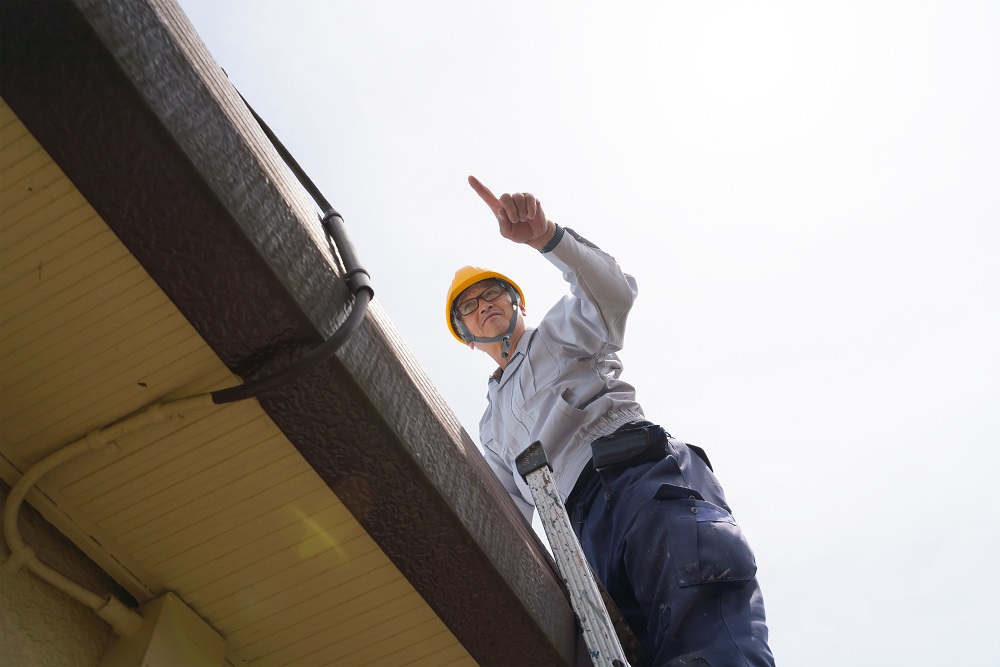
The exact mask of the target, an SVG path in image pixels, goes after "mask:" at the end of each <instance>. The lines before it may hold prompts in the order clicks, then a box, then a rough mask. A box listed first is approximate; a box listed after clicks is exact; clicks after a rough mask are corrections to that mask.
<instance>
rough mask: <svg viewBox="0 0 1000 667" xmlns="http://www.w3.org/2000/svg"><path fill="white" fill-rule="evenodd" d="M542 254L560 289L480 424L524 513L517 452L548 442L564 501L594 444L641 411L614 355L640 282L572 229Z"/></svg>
mask: <svg viewBox="0 0 1000 667" xmlns="http://www.w3.org/2000/svg"><path fill="white" fill-rule="evenodd" d="M566 232H567V233H566V234H565V235H564V236H563V238H562V240H560V241H559V243H558V244H557V245H556V247H555V248H554V249H553V250H551V251H550V252H547V253H544V257H545V258H546V259H548V260H549V261H550V262H551V263H552V264H553V265H555V266H556V267H557V268H559V269H560V270H561V271H562V272H563V279H565V280H566V282H568V283H569V286H570V292H571V293H572V296H566V297H563V298H562V299H561V300H560V301H559V302H558V303H556V305H555V306H553V307H552V309H551V310H549V312H548V313H547V314H546V315H545V317H544V318H542V321H541V322H540V323H539V324H538V327H537V328H536V329H528V330H526V331H525V332H524V335H522V336H521V339H520V340H519V341H518V344H517V347H516V348H515V349H514V350H513V351H512V354H511V358H510V361H509V362H508V364H507V367H506V368H505V369H503V370H502V371H501V369H499V368H498V369H497V372H496V373H494V374H493V376H492V377H491V378H490V380H489V393H488V399H489V405H488V407H487V408H486V413H485V414H484V415H483V418H482V420H481V421H480V423H479V435H480V439H481V441H482V444H483V452H484V454H485V456H486V460H487V461H488V462H489V464H490V467H491V468H492V469H493V472H494V473H496V475H497V477H499V478H500V481H501V482H503V485H504V487H505V488H506V489H507V492H508V493H510V495H511V497H513V498H514V501H515V502H516V503H517V506H518V507H519V508H520V510H521V511H522V512H523V513H524V515H525V517H527V518H528V520H529V521H530V520H531V514H532V508H533V505H534V502H533V501H532V498H531V491H530V489H529V488H528V486H527V485H526V484H525V483H524V480H523V479H521V477H520V476H519V475H518V474H517V470H516V467H515V465H514V459H515V457H516V456H517V455H518V454H520V453H521V452H522V451H523V450H524V449H525V448H527V447H528V445H530V444H531V443H533V442H535V441H536V440H538V441H540V442H541V443H542V445H543V446H544V447H545V453H546V454H547V455H548V459H549V463H550V465H551V466H552V470H553V473H554V477H555V480H556V482H557V484H558V486H559V492H560V494H561V495H562V497H563V500H565V499H566V497H567V496H568V495H569V493H570V491H572V490H573V486H574V485H575V484H576V480H577V478H578V477H579V476H580V473H581V472H582V471H583V469H584V467H585V466H586V465H587V464H588V463H589V461H590V458H591V451H590V443H591V442H593V441H594V440H595V439H596V438H599V437H601V436H602V435H607V434H609V433H612V432H614V431H615V430H616V429H617V428H618V427H619V426H621V425H622V424H625V423H627V422H630V421H633V420H637V419H643V413H642V408H641V407H640V406H639V404H638V403H637V402H636V400H635V389H633V387H632V386H631V385H629V384H627V383H625V382H623V381H621V380H619V379H618V378H619V375H620V374H621V371H622V364H621V361H620V360H619V359H618V356H617V355H616V354H615V353H616V352H617V351H619V350H620V349H621V348H622V344H623V343H624V339H625V320H626V318H627V316H628V312H629V310H630V309H631V308H632V303H633V301H634V300H635V297H636V294H637V293H638V288H637V287H636V283H635V279H634V278H632V276H629V275H626V274H624V273H622V270H621V268H619V266H618V264H617V263H616V262H615V260H614V258H613V257H611V256H610V255H608V254H607V253H605V252H604V251H602V250H601V249H600V248H598V247H597V246H595V245H594V244H592V243H590V242H589V241H587V240H586V239H583V238H581V237H580V236H578V235H577V234H576V233H575V232H573V231H572V230H569V229H567V230H566Z"/></svg>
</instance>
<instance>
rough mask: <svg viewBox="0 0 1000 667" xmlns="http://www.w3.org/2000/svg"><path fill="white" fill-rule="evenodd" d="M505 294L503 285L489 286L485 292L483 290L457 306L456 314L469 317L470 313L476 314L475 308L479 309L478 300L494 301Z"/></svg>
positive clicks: (505, 290)
mask: <svg viewBox="0 0 1000 667" xmlns="http://www.w3.org/2000/svg"><path fill="white" fill-rule="evenodd" d="M506 293H507V288H506V287H504V286H503V285H500V284H497V285H491V286H489V287H487V288H486V289H485V290H483V291H482V293H481V294H480V295H479V296H476V297H472V298H471V299H467V300H466V301H463V302H462V303H460V304H458V312H459V314H460V315H461V316H462V317H465V316H466V315H471V314H472V313H474V312H476V309H477V308H479V300H480V299H482V300H483V301H496V300H497V299H499V298H500V297H501V296H502V295H504V294H506Z"/></svg>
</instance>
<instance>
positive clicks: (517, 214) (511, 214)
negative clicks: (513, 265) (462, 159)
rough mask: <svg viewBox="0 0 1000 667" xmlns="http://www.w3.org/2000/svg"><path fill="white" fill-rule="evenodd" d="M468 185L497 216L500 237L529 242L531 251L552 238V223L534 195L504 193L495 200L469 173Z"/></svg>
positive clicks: (553, 227) (553, 233)
mask: <svg viewBox="0 0 1000 667" xmlns="http://www.w3.org/2000/svg"><path fill="white" fill-rule="evenodd" d="M469 185H471V186H472V189H473V190H475V191H476V194H477V195H479V198H480V199H482V200H483V201H484V202H486V205H487V206H489V207H490V210H491V211H493V215H495V216H496V217H497V222H499V223H500V236H502V237H504V238H505V239H510V240H511V241H514V242H515V243H524V244H526V245H530V246H531V247H532V248H534V249H535V250H540V249H542V248H544V247H545V244H546V243H548V242H549V241H550V240H552V237H553V236H554V235H555V233H556V226H555V223H553V222H552V221H551V220H547V219H546V218H545V212H544V211H542V204H541V202H539V201H538V200H537V199H535V195H533V194H531V193H528V192H518V193H515V194H513V195H511V194H507V193H504V194H503V195H502V196H501V197H500V199H497V198H496V196H494V194H493V193H492V192H490V189H489V188H487V187H486V186H485V185H483V184H482V183H480V182H479V179H477V178H476V177H475V176H469Z"/></svg>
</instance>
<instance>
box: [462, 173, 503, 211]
mask: <svg viewBox="0 0 1000 667" xmlns="http://www.w3.org/2000/svg"><path fill="white" fill-rule="evenodd" d="M469 185H471V186H472V189H473V190H475V191H476V194H477V195H479V198H480V199H482V200H483V201H484V202H486V205H487V206H489V207H490V210H491V211H493V212H494V213H496V212H497V209H499V208H503V207H502V205H501V204H500V200H499V199H497V198H496V196H495V195H494V194H493V193H492V192H490V189H489V188H488V187H486V186H485V185H483V184H482V183H480V182H479V179H478V178H476V177H475V176H469Z"/></svg>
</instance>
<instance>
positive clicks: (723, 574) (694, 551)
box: [654, 484, 757, 586]
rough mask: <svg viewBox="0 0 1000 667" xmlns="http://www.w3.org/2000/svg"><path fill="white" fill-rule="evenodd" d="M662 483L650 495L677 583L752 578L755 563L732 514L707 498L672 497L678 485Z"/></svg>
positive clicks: (686, 583)
mask: <svg viewBox="0 0 1000 667" xmlns="http://www.w3.org/2000/svg"><path fill="white" fill-rule="evenodd" d="M664 486H667V487H670V488H669V489H663V488H662V487H661V488H660V490H659V491H657V493H656V495H655V496H654V498H655V499H656V500H658V501H659V503H660V509H661V510H662V511H663V513H664V515H665V516H664V519H665V521H666V523H667V535H668V539H669V540H670V553H671V559H672V560H673V562H674V569H675V571H676V574H677V580H678V582H679V583H680V585H681V586H697V585H699V584H715V583H720V582H721V583H735V582H744V581H749V580H750V579H753V577H754V575H756V574H757V562H756V560H755V559H754V555H753V551H752V550H751V549H750V544H749V543H748V542H747V539H746V537H744V535H743V531H742V530H740V527H739V525H737V523H736V520H735V519H734V518H733V515H732V514H730V513H729V512H727V511H726V510H724V509H722V508H721V507H719V506H718V505H714V504H712V503H710V502H708V501H705V500H700V499H699V498H700V496H699V495H698V494H697V492H694V491H691V490H690V489H684V491H688V492H689V493H690V494H691V495H694V496H695V497H694V498H691V497H686V498H684V499H675V498H676V497H677V495H679V493H678V492H677V489H678V488H679V487H671V486H670V485H668V484H665V485H664Z"/></svg>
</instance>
